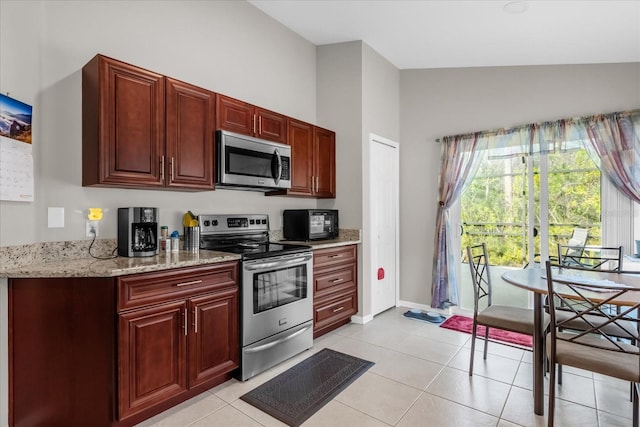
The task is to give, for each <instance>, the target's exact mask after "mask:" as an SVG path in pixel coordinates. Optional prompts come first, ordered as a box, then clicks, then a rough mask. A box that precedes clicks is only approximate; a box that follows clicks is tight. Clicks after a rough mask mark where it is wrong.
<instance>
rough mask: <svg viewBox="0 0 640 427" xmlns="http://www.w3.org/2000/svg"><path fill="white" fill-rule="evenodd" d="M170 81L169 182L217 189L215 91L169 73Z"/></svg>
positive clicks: (198, 187) (168, 122)
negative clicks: (178, 78)
mask: <svg viewBox="0 0 640 427" xmlns="http://www.w3.org/2000/svg"><path fill="white" fill-rule="evenodd" d="M166 82H167V83H166V85H167V87H166V143H165V172H164V173H165V183H166V185H167V186H168V187H176V188H181V189H194V190H213V189H214V184H213V177H214V161H213V159H214V131H215V126H214V120H215V94H214V93H213V92H209V91H208V90H206V89H202V88H200V87H197V86H193V85H190V84H188V83H184V82H181V81H179V80H175V79H172V78H169V77H167V78H166ZM167 162H168V163H167Z"/></svg>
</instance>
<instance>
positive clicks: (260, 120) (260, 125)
mask: <svg viewBox="0 0 640 427" xmlns="http://www.w3.org/2000/svg"><path fill="white" fill-rule="evenodd" d="M258 134H259V135H262V116H258Z"/></svg>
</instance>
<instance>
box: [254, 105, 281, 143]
mask: <svg viewBox="0 0 640 427" xmlns="http://www.w3.org/2000/svg"><path fill="white" fill-rule="evenodd" d="M255 114H256V120H257V123H256V128H255V136H257V137H258V138H263V139H268V140H270V141H274V142H279V143H281V144H286V143H287V117H286V116H283V115H282V114H278V113H274V112H273V111H269V110H265V109H263V108H260V107H255Z"/></svg>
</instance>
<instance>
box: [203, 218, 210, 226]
mask: <svg viewBox="0 0 640 427" xmlns="http://www.w3.org/2000/svg"><path fill="white" fill-rule="evenodd" d="M209 224H211V223H210V222H209V220H208V219H205V220H204V226H205V227H208V226H209Z"/></svg>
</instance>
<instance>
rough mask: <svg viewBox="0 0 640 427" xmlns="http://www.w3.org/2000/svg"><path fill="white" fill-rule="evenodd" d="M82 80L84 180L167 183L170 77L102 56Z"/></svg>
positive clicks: (145, 184) (85, 182) (117, 183)
mask: <svg viewBox="0 0 640 427" xmlns="http://www.w3.org/2000/svg"><path fill="white" fill-rule="evenodd" d="M82 84H83V89H82V92H83V94H82V95H83V102H82V109H83V148H82V149H83V185H104V186H115V187H127V186H136V187H161V186H163V185H164V184H163V182H162V180H161V165H160V163H161V159H162V154H163V153H164V77H163V76H162V75H160V74H156V73H153V72H151V71H147V70H143V69H141V68H138V67H135V66H133V65H129V64H126V63H123V62H120V61H116V60H113V59H111V58H106V57H103V56H100V55H98V56H96V57H95V58H94V59H93V60H91V61H90V62H89V63H88V64H87V65H86V66H85V67H84V68H83V82H82Z"/></svg>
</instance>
